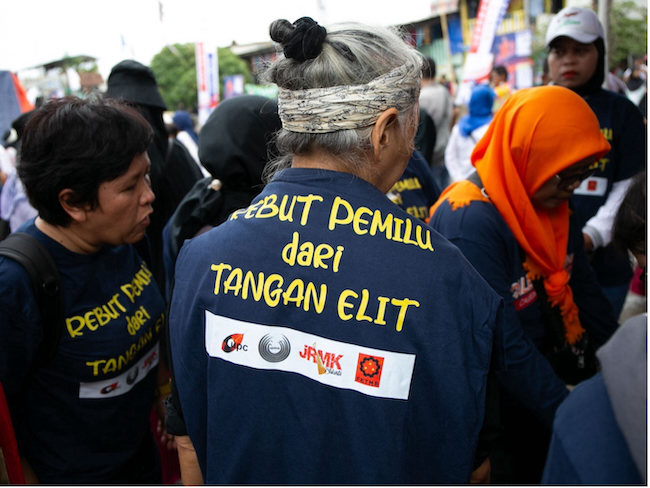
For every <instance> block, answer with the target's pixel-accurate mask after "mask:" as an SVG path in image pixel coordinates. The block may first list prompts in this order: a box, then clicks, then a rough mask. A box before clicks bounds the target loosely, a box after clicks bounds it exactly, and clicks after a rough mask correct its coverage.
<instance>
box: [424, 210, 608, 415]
mask: <svg viewBox="0 0 650 488" xmlns="http://www.w3.org/2000/svg"><path fill="white" fill-rule="evenodd" d="M429 223H430V225H431V226H432V227H433V228H434V229H436V230H438V231H439V232H440V233H441V234H442V235H443V236H445V237H446V238H447V239H449V240H450V241H451V242H452V243H453V244H455V245H456V246H458V248H459V249H460V250H461V251H462V252H463V254H464V255H465V257H466V258H467V259H468V260H469V262H470V263H472V265H473V266H474V267H475V268H476V270H477V271H478V272H479V273H480V274H481V276H483V277H484V278H485V280H486V281H487V282H488V283H489V284H490V286H492V288H493V289H494V290H495V291H496V292H497V293H498V294H499V295H501V297H503V299H504V302H505V315H506V320H505V324H506V333H505V340H506V344H505V348H506V355H505V357H506V362H507V370H506V371H497V376H498V378H499V381H500V383H501V385H502V386H503V387H504V388H505V389H506V390H507V391H508V392H509V393H510V394H511V395H512V396H513V397H515V398H516V399H517V400H519V401H520V402H521V403H523V404H524V405H525V406H526V407H528V408H529V409H530V410H531V411H532V412H534V413H535V414H536V415H537V417H538V418H539V419H540V420H542V421H543V422H544V423H545V424H546V425H547V426H549V427H550V426H551V424H552V421H553V415H554V413H555V410H556V409H557V407H558V405H559V404H560V402H561V401H562V400H563V399H564V398H565V397H566V395H567V390H566V388H565V386H564V383H563V382H562V381H561V380H560V379H559V378H558V377H557V376H556V375H555V373H554V372H553V370H552V369H551V366H550V364H549V363H548V361H547V360H546V359H545V358H544V357H543V354H544V353H546V352H547V351H548V349H549V348H550V347H551V345H550V343H549V341H548V338H547V331H546V328H545V326H544V323H543V322H542V318H541V312H540V307H539V302H538V300H537V293H536V292H535V290H534V287H533V284H532V282H531V281H530V280H529V279H528V278H526V272H525V270H524V269H523V266H522V256H521V255H520V248H519V245H518V243H517V241H516V239H515V237H514V235H513V234H512V232H511V231H510V229H509V228H508V226H507V224H506V222H505V221H504V220H503V218H502V217H501V215H500V214H499V212H498V210H497V209H496V207H494V205H492V204H491V203H488V202H482V201H474V202H472V203H471V204H470V205H469V206H465V207H462V208H458V209H457V210H455V211H452V210H451V207H450V206H449V203H448V202H445V203H443V204H442V205H441V206H440V207H439V208H438V209H437V210H436V213H435V214H434V215H433V217H432V218H431V220H430V222H429ZM565 266H566V267H567V269H568V270H569V271H570V273H571V281H570V283H569V284H570V286H571V289H572V291H573V297H574V300H575V302H576V304H577V306H578V308H579V310H580V319H581V322H582V325H583V327H585V329H586V330H588V331H589V333H590V337H591V339H592V341H593V342H594V345H595V347H596V348H597V347H598V346H600V345H602V344H604V343H605V342H606V341H607V339H609V337H610V336H611V334H612V333H613V332H614V330H615V329H616V326H617V323H616V320H615V318H614V316H613V312H612V310H611V307H610V306H609V303H608V302H607V300H606V299H605V298H604V297H603V295H602V292H601V291H600V288H599V286H598V284H597V283H596V281H595V278H594V275H593V271H592V270H591V269H590V267H589V264H588V262H587V257H586V255H585V252H584V249H583V240H582V233H581V230H580V227H578V226H577V225H575V223H574V222H573V223H572V225H571V226H570V237H569V244H568V251H567V261H566V265H565ZM540 352H541V354H540Z"/></svg>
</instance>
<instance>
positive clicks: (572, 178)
mask: <svg viewBox="0 0 650 488" xmlns="http://www.w3.org/2000/svg"><path fill="white" fill-rule="evenodd" d="M596 171H598V162H597V161H596V162H595V163H594V164H592V165H591V166H589V167H588V168H587V170H586V171H583V172H582V173H578V174H575V175H569V176H560V175H559V174H558V175H555V177H556V178H557V179H558V182H557V187H558V188H559V189H560V190H568V189H569V187H571V186H573V185H575V184H576V183H578V182H580V183H582V182H583V181H584V180H586V179H587V178H589V177H590V176H593V175H594V174H595V173H596Z"/></svg>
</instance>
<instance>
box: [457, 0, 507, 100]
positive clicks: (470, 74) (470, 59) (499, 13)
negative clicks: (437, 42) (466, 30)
mask: <svg viewBox="0 0 650 488" xmlns="http://www.w3.org/2000/svg"><path fill="white" fill-rule="evenodd" d="M508 2H509V0H481V1H480V3H479V6H478V12H477V14H476V24H475V25H474V31H473V33H472V41H471V43H470V47H469V51H468V53H467V55H466V56H465V64H464V65H463V82H462V85H461V87H460V88H459V90H458V98H459V100H457V101H458V102H460V103H466V102H467V101H469V94H470V93H471V87H472V86H473V85H474V84H475V83H480V82H481V81H484V80H486V79H487V78H488V77H489V76H490V71H492V65H493V63H494V55H493V54H492V45H493V44H494V37H495V35H496V32H497V29H498V28H499V25H500V24H501V21H502V20H503V17H504V15H505V13H506V10H507V9H508ZM465 96H466V97H467V101H465V100H460V99H461V98H464V97H465Z"/></svg>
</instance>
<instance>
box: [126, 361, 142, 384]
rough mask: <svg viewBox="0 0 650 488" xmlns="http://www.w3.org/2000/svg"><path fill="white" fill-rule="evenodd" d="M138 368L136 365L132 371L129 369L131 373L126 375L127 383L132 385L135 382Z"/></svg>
mask: <svg viewBox="0 0 650 488" xmlns="http://www.w3.org/2000/svg"><path fill="white" fill-rule="evenodd" d="M138 369H139V368H138V367H137V366H136V367H135V368H133V369H132V370H131V371H129V374H128V375H127V376H126V384H127V385H132V384H133V383H135V380H136V378H137V377H138Z"/></svg>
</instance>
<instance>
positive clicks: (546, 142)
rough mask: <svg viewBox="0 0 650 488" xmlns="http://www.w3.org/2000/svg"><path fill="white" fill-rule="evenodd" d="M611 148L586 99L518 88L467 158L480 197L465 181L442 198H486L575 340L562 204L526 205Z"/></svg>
mask: <svg viewBox="0 0 650 488" xmlns="http://www.w3.org/2000/svg"><path fill="white" fill-rule="evenodd" d="M609 150H610V145H609V143H608V142H607V141H606V140H605V138H604V137H603V136H602V134H601V133H600V126H599V123H598V119H597V118H596V116H595V115H594V113H593V111H592V110H591V108H589V105H587V103H586V102H585V101H584V100H583V99H582V98H581V97H580V96H579V95H576V94H575V93H574V92H573V91H571V90H569V89H567V88H563V87H559V86H544V87H536V88H528V89H525V90H520V91H518V92H516V93H515V94H514V95H512V96H511V97H510V98H509V99H508V100H507V101H506V103H505V104H504V105H503V106H502V107H501V109H499V111H498V112H497V113H496V115H495V117H494V120H493V121H492V123H491V124H490V127H489V128H488V130H487V132H486V133H485V135H484V136H483V138H482V139H481V140H480V141H479V142H478V144H477V145H476V147H475V148H474V152H473V153H472V164H473V165H474V167H475V168H476V171H477V172H478V175H479V176H480V178H481V181H482V182H483V187H484V188H485V192H486V193H487V196H488V197H489V199H488V198H486V196H485V195H483V194H482V193H481V191H480V189H478V188H477V187H476V185H474V184H472V183H470V182H469V181H467V180H465V181H460V182H458V183H455V184H453V185H451V186H450V187H448V188H447V189H446V190H445V191H444V192H443V193H442V195H441V196H440V199H439V200H438V201H437V202H436V204H435V205H434V206H433V207H431V211H430V215H433V214H434V212H435V211H436V209H437V208H438V206H440V204H441V203H442V202H443V201H445V200H446V201H448V202H449V204H450V205H451V207H452V210H456V209H457V208H459V207H463V206H465V205H469V204H470V203H471V202H472V201H476V200H482V201H491V202H492V203H493V204H494V206H495V207H496V208H497V210H498V211H499V213H500V214H501V216H502V217H503V219H504V220H505V221H506V223H507V224H508V227H509V228H510V230H511V231H512V233H513V234H514V236H515V239H517V242H518V243H519V245H520V246H521V247H522V248H523V249H524V251H525V253H526V261H525V263H524V267H525V269H526V271H527V276H528V277H529V278H531V279H538V278H540V277H542V278H544V288H545V290H546V293H547V294H548V298H549V301H550V303H551V305H557V306H559V307H560V311H561V313H562V318H563V321H564V327H565V336H566V338H567V341H568V342H569V343H570V344H575V343H576V342H577V341H578V340H579V339H580V338H581V337H582V333H583V332H584V329H583V328H582V326H581V325H580V319H579V318H578V308H577V307H576V305H575V303H574V301H573V293H572V292H571V288H570V287H569V273H568V272H567V271H566V270H565V269H564V262H565V260H566V251H567V244H568V240H569V204H568V202H566V203H563V204H561V205H560V206H559V207H557V208H555V209H553V210H547V209H538V208H535V207H533V203H532V200H531V199H532V197H533V195H535V193H536V192H537V190H539V189H540V187H541V186H542V185H543V184H544V183H545V182H546V181H548V180H549V179H550V178H553V177H554V176H555V175H556V174H557V173H559V172H561V171H563V170H565V169H566V168H568V167H570V166H571V165H573V164H575V163H577V162H578V161H580V160H582V159H585V158H587V157H589V156H595V157H596V160H599V159H600V158H601V157H602V156H604V155H605V154H606V153H607V152H608V151H609Z"/></svg>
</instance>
